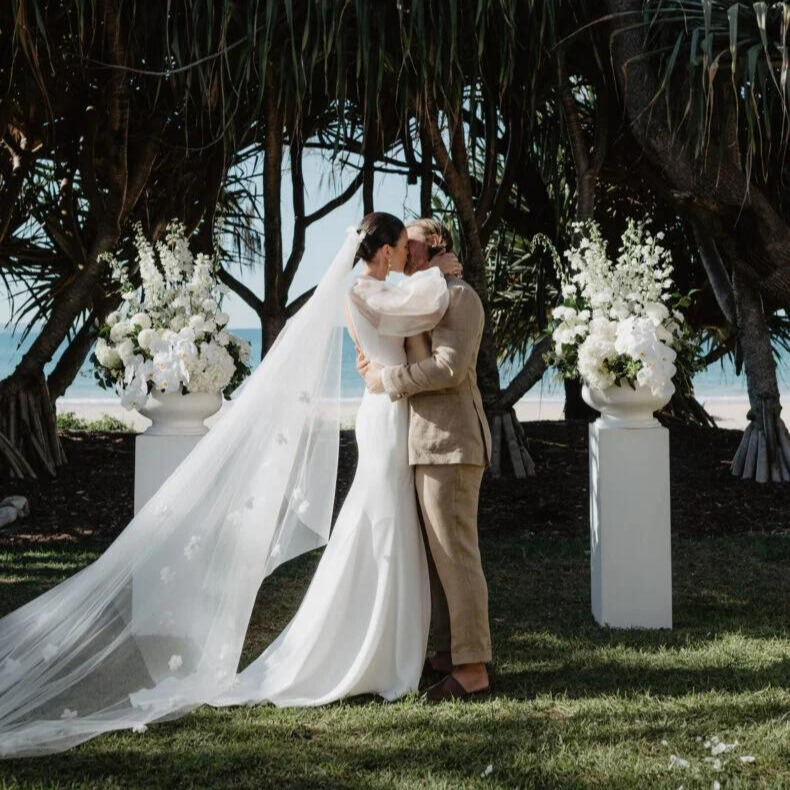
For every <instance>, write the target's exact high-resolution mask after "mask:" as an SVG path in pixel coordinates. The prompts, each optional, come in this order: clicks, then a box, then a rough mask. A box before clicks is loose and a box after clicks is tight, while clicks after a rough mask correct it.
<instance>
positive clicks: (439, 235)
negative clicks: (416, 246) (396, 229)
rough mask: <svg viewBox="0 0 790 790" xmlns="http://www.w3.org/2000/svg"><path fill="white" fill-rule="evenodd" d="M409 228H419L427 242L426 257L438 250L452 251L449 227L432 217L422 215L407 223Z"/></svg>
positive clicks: (430, 256) (429, 257) (431, 256)
mask: <svg viewBox="0 0 790 790" xmlns="http://www.w3.org/2000/svg"><path fill="white" fill-rule="evenodd" d="M409 227H410V228H419V229H420V230H421V231H422V234H423V238H424V239H425V240H426V241H427V242H428V259H429V260H430V259H431V258H433V256H434V255H436V254H437V253H439V252H452V251H453V235H452V233H450V228H448V227H447V225H445V224H444V222H440V221H439V220H438V219H434V218H433V217H422V218H420V219H415V220H414V221H413V222H410V223H409Z"/></svg>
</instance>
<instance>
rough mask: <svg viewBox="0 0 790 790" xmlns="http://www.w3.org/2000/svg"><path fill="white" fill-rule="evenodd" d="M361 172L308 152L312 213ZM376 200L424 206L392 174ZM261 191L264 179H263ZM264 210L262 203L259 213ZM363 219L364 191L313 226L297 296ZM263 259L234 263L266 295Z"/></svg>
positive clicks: (234, 316)
mask: <svg viewBox="0 0 790 790" xmlns="http://www.w3.org/2000/svg"><path fill="white" fill-rule="evenodd" d="M354 173H355V171H353V170H352V169H351V168H346V169H345V171H341V170H340V168H339V166H336V165H334V164H333V163H331V162H329V161H327V160H326V159H323V158H322V156H321V154H320V153H319V152H313V151H308V152H305V158H304V177H305V184H306V185H307V205H306V209H307V212H308V213H310V212H312V211H314V210H315V209H317V208H319V207H320V206H322V205H323V204H324V203H326V201H327V200H330V199H331V198H332V197H334V196H335V195H336V194H338V192H340V191H342V189H343V188H344V186H345V185H347V184H348V183H349V181H350V180H351V179H352V178H353V177H354ZM376 178H377V180H376V186H375V193H374V203H375V207H376V210H377V211H389V212H390V213H392V214H396V215H397V216H400V217H403V218H404V219H407V218H411V216H412V212H417V211H418V209H419V204H420V198H419V186H409V185H408V184H407V183H406V179H405V178H403V177H401V176H396V175H392V174H382V175H377V176H376ZM290 188H291V179H290V175H289V174H288V173H287V172H284V174H283V204H282V215H283V216H282V219H283V249H284V251H285V253H284V254H285V257H286V258H287V256H288V253H289V251H290V248H291V240H292V230H293V204H292V201H291V189H290ZM258 191H260V183H258ZM262 211H263V209H262V207H260V206H259V212H261V213H262ZM361 218H362V190H361V189H360V190H358V191H357V193H356V194H355V195H354V197H352V198H351V200H349V201H348V202H347V203H346V204H344V205H343V206H341V207H340V208H338V209H336V210H335V211H333V212H332V213H330V214H329V215H328V216H326V217H324V218H323V219H322V220H320V221H318V222H316V223H314V224H313V225H311V226H310V227H309V228H308V231H307V243H306V249H305V254H304V258H303V260H302V264H301V266H300V267H299V271H298V272H297V274H296V277H295V278H294V283H293V287H292V289H291V298H294V297H296V296H298V295H299V294H301V293H302V292H303V291H306V290H307V289H308V288H311V287H312V286H313V285H315V284H316V283H317V282H318V280H319V279H320V278H321V275H322V274H323V273H324V271H325V270H326V268H327V267H328V266H329V264H330V263H331V261H332V258H333V257H334V254H335V252H336V251H337V249H338V247H339V246H340V245H341V244H342V242H343V238H344V236H345V229H346V228H347V227H348V226H349V225H356V224H357V223H358V222H359V220H360V219H361ZM262 264H263V260H262V257H261V260H259V261H257V262H256V265H255V267H254V268H246V269H244V270H243V271H242V270H241V269H240V267H239V266H230V267H229V268H230V271H231V273H232V274H233V275H234V277H236V278H238V279H240V280H241V281H242V282H244V283H245V284H246V285H247V286H249V287H250V288H252V290H253V291H254V292H255V293H256V294H258V295H262V294H263V265H262ZM223 308H224V310H225V312H227V313H229V314H230V326H231V327H232V328H235V329H239V328H244V327H253V328H256V329H257V328H259V327H260V324H259V323H258V320H257V318H256V316H255V313H254V312H253V311H252V310H251V309H250V308H249V307H247V305H246V304H245V303H244V302H243V301H242V300H241V299H240V298H239V297H238V296H236V294H234V293H229V294H228V295H227V296H226V297H225V300H224V302H223ZM9 317H10V306H9V303H8V294H7V292H5V291H4V287H3V286H0V328H1V327H4V326H5V324H6V323H7V321H8V320H9Z"/></svg>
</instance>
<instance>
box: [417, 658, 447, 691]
mask: <svg viewBox="0 0 790 790" xmlns="http://www.w3.org/2000/svg"><path fill="white" fill-rule="evenodd" d="M449 674H450V673H449V672H443V671H442V670H441V669H436V667H434V665H433V664H432V663H431V659H430V658H426V659H425V663H424V664H423V665H422V675H421V676H420V688H425V687H426V686H432V685H434V684H435V683H437V682H438V681H440V680H441V679H442V678H444V677H446V676H447V675H449Z"/></svg>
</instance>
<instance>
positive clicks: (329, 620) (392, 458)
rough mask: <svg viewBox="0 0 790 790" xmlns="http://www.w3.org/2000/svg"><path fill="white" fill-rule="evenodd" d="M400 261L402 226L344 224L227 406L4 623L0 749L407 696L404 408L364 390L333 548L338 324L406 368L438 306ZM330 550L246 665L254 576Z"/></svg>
mask: <svg viewBox="0 0 790 790" xmlns="http://www.w3.org/2000/svg"><path fill="white" fill-rule="evenodd" d="M360 259H361V261H362V263H361V267H360V268H361V271H360V272H359V274H358V275H357V276H356V277H353V278H352V274H351V270H352V267H353V264H354V263H355V262H356V261H357V260H360ZM407 262H408V240H407V236H406V230H405V227H404V225H403V223H402V222H401V221H400V220H399V219H398V218H397V217H394V216H392V215H390V214H385V213H381V212H374V213H373V214H369V215H368V216H366V217H365V218H364V219H363V221H362V223H361V224H360V226H359V228H357V229H353V230H350V232H349V234H348V237H347V239H346V241H345V242H344V244H343V245H342V247H341V248H340V251H339V252H338V254H337V256H336V257H335V259H334V261H333V262H332V265H331V266H330V268H329V270H328V271H327V272H326V274H325V275H324V277H323V278H322V280H321V282H320V283H319V285H318V287H317V288H316V291H315V293H314V294H313V296H312V297H311V299H310V301H309V302H308V303H307V304H306V305H305V306H304V308H302V310H301V311H300V312H299V313H298V314H297V315H296V316H295V317H294V318H292V319H291V320H290V321H289V322H288V324H287V325H286V327H285V329H284V330H283V331H282V333H281V334H280V337H279V338H278V340H277V342H276V343H275V344H274V346H273V347H272V349H271V350H270V352H269V353H268V354H267V356H266V358H265V360H264V361H263V362H262V363H261V364H260V365H259V367H258V368H257V369H256V370H255V372H254V373H253V375H252V376H250V377H249V379H248V380H247V381H246V382H245V383H244V384H243V385H242V386H241V387H240V388H239V389H237V390H236V391H235V392H234V393H233V396H232V402H233V407H232V408H231V409H229V410H227V411H226V412H225V413H224V414H223V416H222V418H221V419H220V420H219V421H218V423H217V424H216V425H215V426H214V428H213V429H212V430H211V431H209V433H208V434H207V435H206V436H205V437H203V439H201V441H200V443H199V444H198V445H197V446H196V447H195V449H194V450H193V451H192V452H191V453H190V454H189V456H187V458H185V459H184V461H183V462H182V463H181V465H180V466H179V467H178V468H177V469H176V470H175V472H174V473H173V474H172V475H171V476H170V477H169V478H168V479H167V480H166V481H165V482H164V484H163V485H162V486H161V488H160V489H159V491H157V493H156V494H155V495H154V496H153V497H152V498H151V499H150V500H149V501H148V502H147V503H146V504H145V505H144V507H143V508H142V509H141V510H140V512H139V513H138V514H137V515H136V516H135V517H134V518H133V519H132V521H131V522H130V523H129V524H128V525H127V527H126V529H125V530H124V531H123V532H122V533H121V534H120V535H119V536H118V538H117V539H116V540H115V541H114V542H113V543H112V544H111V545H110V546H109V547H108V549H107V550H106V551H105V552H104V554H103V555H102V556H101V557H99V559H98V560H96V561H95V562H94V563H92V564H91V565H89V566H87V567H86V568H83V569H82V570H81V571H79V572H78V573H76V574H75V575H74V576H72V577H71V578H69V579H67V580H66V581H64V582H62V583H61V584H59V585H58V586H56V587H54V588H52V589H51V590H48V591H47V592H46V593H44V594H42V595H41V596H39V597H38V598H36V599H34V600H33V601H30V602H29V603H27V604H25V605H24V606H22V607H20V608H19V609H17V610H16V611H14V612H11V613H10V614H8V615H7V616H5V617H4V618H2V619H0V757H18V756H24V755H37V754H48V753H53V752H58V751H62V750H64V749H68V748H70V747H72V746H75V745H76V744H78V743H81V742H83V741H86V740H88V739H90V738H93V737H95V736H96V735H99V734H100V733H102V732H108V731H111V730H118V729H128V728H131V729H133V730H135V731H143V730H144V729H145V727H146V725H147V724H149V723H151V722H153V721H162V720H167V719H173V718H176V717H178V716H182V715H184V714H185V713H187V712H188V711H190V710H192V709H194V708H196V707H198V706H199V705H202V704H205V703H209V704H211V705H214V706H221V705H231V704H255V703H259V702H267V701H268V702H272V703H274V704H276V705H280V706H285V705H293V706H297V705H321V704H325V703H328V702H331V701H333V700H336V699H339V698H341V697H346V696H350V695H355V694H362V693H373V694H378V695H381V696H382V697H384V698H386V699H388V700H392V699H396V698H397V697H400V696H402V695H403V694H406V693H407V692H409V691H413V690H416V688H417V684H418V682H419V679H420V673H421V670H422V666H423V659H424V656H425V649H426V644H427V637H428V625H429V614H430V612H429V589H428V571H427V565H426V557H425V552H424V549H423V545H422V538H421V534H420V528H419V521H418V515H417V506H416V501H415V494H414V487H413V479H412V470H411V468H410V467H409V463H408V453H407V435H408V407H407V404H406V402H405V400H398V401H394V402H393V401H390V399H389V398H388V397H387V396H386V395H374V394H370V393H368V392H367V391H366V392H365V395H364V397H363V399H362V403H361V406H360V408H359V412H358V414H357V422H356V438H357V445H358V450H359V460H358V464H357V472H356V476H355V478H354V481H353V483H352V485H351V489H350V491H349V493H348V496H347V498H346V500H345V503H344V505H343V507H342V509H341V510H340V513H339V514H338V516H337V519H336V523H335V526H334V529H333V530H332V537H331V540H328V537H329V528H330V524H331V520H332V508H333V503H334V494H335V480H336V473H337V457H338V447H339V440H338V437H339V419H340V409H339V406H340V389H339V388H340V363H341V351H342V339H343V328H344V324H345V325H346V326H347V327H348V330H349V332H350V333H351V335H352V337H353V338H354V340H355V342H356V343H357V345H358V346H359V347H360V348H361V349H362V350H363V352H364V353H365V355H366V356H367V357H368V358H370V359H373V360H376V361H377V362H380V363H382V364H385V365H393V364H400V363H403V362H405V352H404V341H403V338H404V337H408V336H410V335H414V334H418V333H420V332H423V331H426V330H429V329H431V328H433V327H434V326H435V325H436V324H437V323H438V321H439V320H440V319H441V317H442V315H443V314H444V311H445V310H446V308H447V304H448V292H447V286H446V283H445V280H444V277H443V276H442V271H440V269H439V268H432V269H428V270H426V271H423V272H419V273H417V274H415V275H414V276H412V277H411V278H409V279H408V280H406V281H404V283H403V284H402V285H401V286H400V287H397V286H393V285H392V284H390V283H387V282H386V278H387V275H388V273H389V271H390V270H392V271H396V272H403V271H404V268H405V267H406V264H407ZM441 269H442V270H444V271H446V272H455V271H457V269H458V263H457V261H456V260H455V259H454V258H445V262H444V263H442V264H441ZM327 541H328V545H327V547H326V549H325V551H324V553H323V556H322V557H321V561H320V562H319V564H318V568H317V570H316V572H315V575H314V577H313V579H312V581H311V583H310V586H309V588H308V590H307V593H306V594H305V597H304V599H303V601H302V603H301V605H300V607H299V609H298V611H297V613H296V615H295V616H294V617H293V619H292V620H291V622H290V623H289V624H288V625H287V626H286V628H285V629H284V630H283V631H282V633H281V634H280V635H279V636H278V637H277V638H276V639H275V641H274V642H273V643H272V644H271V645H270V646H269V647H268V648H267V649H266V650H265V651H264V652H263V653H262V654H261V655H260V656H259V657H258V658H257V659H256V660H255V661H253V662H252V663H251V664H249V665H248V666H247V667H246V668H245V669H244V670H243V671H242V672H241V673H239V674H237V672H236V670H237V666H238V662H239V657H240V655H241V649H242V645H243V641H244V636H245V633H246V630H247V625H248V623H249V619H250V615H251V612H252V607H253V604H254V601H255V596H256V593H257V591H258V588H259V586H260V584H261V582H262V580H263V579H264V578H265V577H266V576H268V575H269V574H270V573H271V572H272V571H273V570H274V569H275V568H277V567H278V566H279V565H280V564H282V563H283V562H285V561H286V560H288V559H291V558H293V557H295V556H297V555H299V554H301V553H303V552H305V551H309V550H311V549H314V548H317V547H319V546H322V545H324V544H326V543H327Z"/></svg>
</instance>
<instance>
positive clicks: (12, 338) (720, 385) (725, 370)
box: [0, 329, 790, 400]
mask: <svg viewBox="0 0 790 790" xmlns="http://www.w3.org/2000/svg"><path fill="white" fill-rule="evenodd" d="M230 331H231V332H233V333H234V334H235V335H238V336H239V337H243V338H244V339H245V340H247V341H249V342H250V343H251V344H252V356H251V360H252V362H253V364H254V365H255V364H257V363H258V361H259V360H260V353H261V340H260V333H259V332H258V330H257V329H231V330H230ZM33 339H34V336H33V333H31V335H30V336H29V337H28V338H27V339H26V340H25V342H24V344H22V345H21V346H20V345H19V333H17V334H16V335H14V334H12V333H11V332H9V331H8V330H3V331H0V378H5V377H6V376H8V375H9V374H10V373H11V372H12V371H13V369H14V368H15V367H16V365H17V363H18V362H19V360H20V359H21V358H22V355H23V353H24V352H25V350H26V349H27V348H28V347H29V346H30V344H31V343H32V342H33ZM65 348H66V345H65V344H63V346H61V348H59V349H58V351H57V352H56V354H55V357H54V359H53V360H52V361H51V362H50V363H49V365H48V366H47V372H48V371H49V370H51V369H52V368H53V367H54V366H55V364H56V362H57V360H58V358H59V357H60V354H61V353H62V352H63V350H64V349H65ZM517 372H518V370H517V368H515V366H507V365H506V366H503V367H502V368H501V369H500V376H501V379H502V383H503V384H507V383H508V382H509V381H510V380H511V379H512V378H513V376H514V375H515V374H516V373H517ZM778 373H779V388H780V389H781V390H782V392H783V393H788V397H790V357H788V355H785V356H784V357H782V358H781V359H780V360H779V367H778ZM341 382H342V385H341V389H342V395H343V397H345V398H359V397H361V396H362V393H363V391H364V387H363V385H362V381H361V379H360V378H359V376H358V375H357V371H356V355H355V353H354V345H353V343H352V342H351V338H350V337H348V335H346V337H345V341H344V345H343V367H342V379H341ZM694 388H695V391H696V393H697V395H698V397H701V398H716V397H720V398H725V397H738V396H743V395H745V394H746V379H745V377H744V376H736V375H735V370H734V368H733V365H732V363H731V362H730V360H728V359H725V360H723V361H722V362H721V363H716V364H714V365H711V366H710V367H709V368H708V369H707V370H705V371H703V372H702V373H699V374H698V375H697V376H696V377H695V379H694ZM65 397H66V398H71V399H80V400H83V399H91V400H92V399H102V398H106V399H110V400H112V399H115V397H116V396H115V393H113V392H109V391H104V390H102V389H101V388H100V387H99V386H98V385H97V384H96V382H95V380H94V378H93V371H92V366H91V364H90V362H89V361H87V360H86V362H85V364H84V365H83V366H82V368H81V370H80V372H79V374H78V375H77V377H76V378H75V380H74V382H73V383H72V385H71V386H70V387H69V388H68V390H67V391H66V395H65ZM526 397H527V398H528V399H543V400H552V399H561V398H562V397H563V392H562V383H561V382H559V381H557V380H556V377H555V375H554V373H553V372H552V371H547V373H546V374H545V375H544V377H543V380H542V381H541V382H540V383H539V384H537V385H536V386H535V387H533V389H532V390H530V392H529V393H527V396H526Z"/></svg>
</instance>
